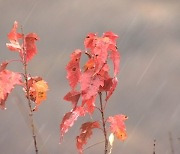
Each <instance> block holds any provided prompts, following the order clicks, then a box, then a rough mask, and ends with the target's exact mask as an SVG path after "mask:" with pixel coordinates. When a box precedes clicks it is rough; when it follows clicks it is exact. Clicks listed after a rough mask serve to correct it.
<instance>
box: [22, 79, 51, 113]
mask: <svg viewBox="0 0 180 154" xmlns="http://www.w3.org/2000/svg"><path fill="white" fill-rule="evenodd" d="M28 87H29V97H30V100H32V101H33V102H34V103H35V107H34V109H33V111H37V109H38V107H39V105H40V104H41V103H42V101H44V100H46V97H47V94H46V93H47V91H48V85H47V82H45V81H44V80H43V79H42V78H41V77H29V78H28ZM25 92H26V97H27V98H28V95H27V89H25Z"/></svg>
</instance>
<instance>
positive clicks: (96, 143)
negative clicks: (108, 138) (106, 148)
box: [83, 141, 105, 151]
mask: <svg viewBox="0 0 180 154" xmlns="http://www.w3.org/2000/svg"><path fill="white" fill-rule="evenodd" d="M103 142H105V141H100V142H97V143H95V144H92V145H90V146H88V147H87V148H85V149H83V151H85V150H87V149H89V148H92V147H93V146H96V145H98V144H101V143H103Z"/></svg>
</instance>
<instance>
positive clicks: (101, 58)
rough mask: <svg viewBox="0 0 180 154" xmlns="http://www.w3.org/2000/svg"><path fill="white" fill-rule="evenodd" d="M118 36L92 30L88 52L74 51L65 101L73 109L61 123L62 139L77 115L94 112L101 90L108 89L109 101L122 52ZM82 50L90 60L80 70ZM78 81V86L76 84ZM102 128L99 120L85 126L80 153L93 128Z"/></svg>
mask: <svg viewBox="0 0 180 154" xmlns="http://www.w3.org/2000/svg"><path fill="white" fill-rule="evenodd" d="M117 38H118V36H117V35H116V34H114V33H112V32H106V33H104V34H103V36H102V37H98V36H97V35H96V34H94V33H90V34H88V36H87V37H86V38H85V41H84V45H85V48H86V51H85V52H83V51H81V50H79V49H77V50H75V51H74V52H73V53H72V54H71V60H70V62H69V63H68V64H67V66H66V70H67V79H68V81H69V85H70V87H71V90H70V92H68V93H67V94H66V95H65V97H64V100H66V101H69V102H71V103H72V106H73V109H72V111H71V112H68V113H66V114H65V115H64V118H63V120H62V122H61V125H60V131H61V141H62V138H63V136H64V134H65V133H66V132H67V131H68V129H69V128H70V127H72V125H73V124H74V121H75V120H77V118H78V116H82V115H83V116H84V115H85V114H86V113H89V114H93V112H94V109H95V101H96V97H97V95H98V93H101V92H105V93H106V98H105V101H108V99H109V98H110V97H111V95H112V94H113V92H114V90H115V89H116V86H117V83H118V80H117V74H118V72H119V63H120V54H119V52H118V49H117V46H116V40H117ZM83 53H84V54H85V55H87V56H88V60H87V62H86V63H85V64H84V66H83V69H82V70H81V67H80V59H81V56H82V54H83ZM109 60H112V62H113V65H114V73H113V75H112V77H111V75H110V73H109V71H110V67H109V65H108V61H109ZM78 84H79V86H77V85H78ZM79 87H80V88H79ZM78 88H79V89H78ZM80 97H81V98H82V103H81V104H80V105H78V101H79V98H80ZM82 108H83V114H82V115H81V114H79V113H80V111H77V110H79V109H81V110H82ZM117 119H118V118H117ZM122 122H123V121H122ZM118 125H119V123H117V128H119V126H118ZM113 126H114V125H112V126H111V127H113ZM99 127H100V126H99V122H97V121H96V122H88V123H85V124H83V125H82V127H81V134H80V135H79V136H78V137H77V144H76V145H77V149H78V150H79V153H82V148H83V145H84V144H86V143H87V139H88V138H89V137H90V135H91V134H92V128H99ZM111 130H112V132H113V133H114V134H115V135H116V134H117V133H116V131H114V129H111ZM124 130H125V125H124ZM118 138H119V137H118Z"/></svg>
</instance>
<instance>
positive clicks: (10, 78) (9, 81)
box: [0, 21, 48, 110]
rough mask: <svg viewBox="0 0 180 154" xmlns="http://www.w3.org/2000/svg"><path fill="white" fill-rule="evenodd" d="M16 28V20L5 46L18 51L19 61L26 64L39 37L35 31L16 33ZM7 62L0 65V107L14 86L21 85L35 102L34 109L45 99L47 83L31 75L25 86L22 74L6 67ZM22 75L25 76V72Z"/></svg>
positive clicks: (33, 53)
mask: <svg viewBox="0 0 180 154" xmlns="http://www.w3.org/2000/svg"><path fill="white" fill-rule="evenodd" d="M17 29H18V22H17V21H15V22H14V25H13V28H12V29H11V31H10V33H9V34H8V39H9V41H10V43H6V46H7V48H8V49H9V50H11V51H15V52H19V55H20V58H21V60H20V61H21V62H22V64H23V65H24V66H26V65H27V63H28V62H29V61H30V60H31V59H32V58H33V57H34V55H35V54H36V53H37V48H36V44H35V41H37V40H39V37H38V35H37V34H35V33H29V34H27V35H24V34H23V33H18V32H17ZM8 64H9V62H3V63H2V64H1V66H0V108H1V109H5V101H6V99H7V97H8V95H9V93H10V92H11V91H12V89H13V88H14V86H15V85H21V86H23V88H24V89H25V91H26V96H27V91H28V92H29V96H27V97H30V99H31V100H32V101H33V102H35V104H36V106H35V109H34V110H36V109H37V107H38V106H39V105H40V103H41V102H42V101H43V100H45V99H46V91H47V90H48V86H47V83H46V82H45V81H44V80H42V78H41V77H31V78H29V79H28V81H27V82H28V86H27V85H26V84H25V82H26V81H24V82H23V81H22V77H21V76H22V74H20V73H16V72H12V71H9V70H7V69H6V67H7V65H8ZM23 76H24V77H25V74H24V75H23ZM26 78H27V77H26Z"/></svg>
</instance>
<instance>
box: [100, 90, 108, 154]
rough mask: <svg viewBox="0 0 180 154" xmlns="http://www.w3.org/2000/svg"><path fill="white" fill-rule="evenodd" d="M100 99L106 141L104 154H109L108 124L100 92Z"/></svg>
mask: <svg viewBox="0 0 180 154" xmlns="http://www.w3.org/2000/svg"><path fill="white" fill-rule="evenodd" d="M99 99H100V108H101V118H102V124H103V133H104V139H105V145H104V154H107V153H108V139H107V130H106V122H105V118H104V108H103V103H102V93H101V92H99Z"/></svg>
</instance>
